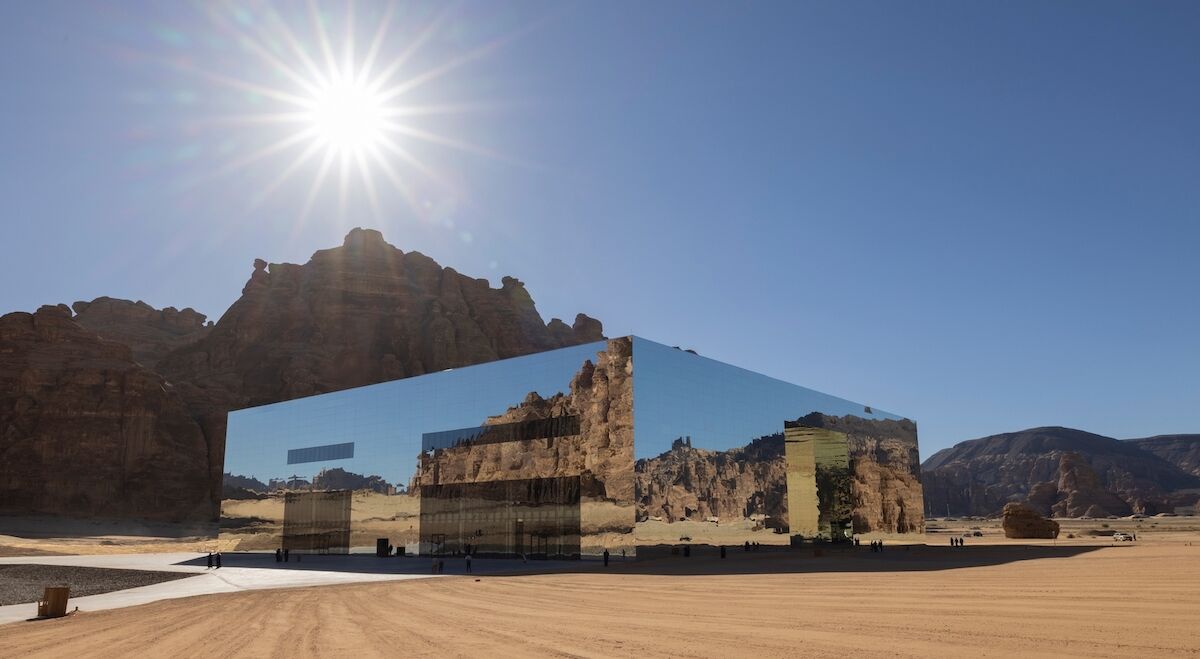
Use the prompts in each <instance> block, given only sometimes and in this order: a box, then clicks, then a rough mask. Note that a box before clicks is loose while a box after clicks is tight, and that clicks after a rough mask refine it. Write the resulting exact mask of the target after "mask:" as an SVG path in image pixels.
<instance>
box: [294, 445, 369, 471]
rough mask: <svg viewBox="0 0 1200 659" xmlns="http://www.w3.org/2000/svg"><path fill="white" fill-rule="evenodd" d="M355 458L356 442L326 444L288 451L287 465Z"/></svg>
mask: <svg viewBox="0 0 1200 659" xmlns="http://www.w3.org/2000/svg"><path fill="white" fill-rule="evenodd" d="M353 457H354V442H346V443H345V444H326V445H324V446H310V447H308V448H293V449H288V456H287V458H288V460H287V463H288V464H290V465H294V464H301V463H303V462H324V461H326V460H344V459H346V458H353Z"/></svg>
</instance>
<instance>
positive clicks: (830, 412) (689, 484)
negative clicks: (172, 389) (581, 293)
mask: <svg viewBox="0 0 1200 659" xmlns="http://www.w3.org/2000/svg"><path fill="white" fill-rule="evenodd" d="M918 469H919V467H918V463H917V453H916V426H915V425H914V424H913V423H912V422H911V421H908V420H906V419H902V418H900V417H898V416H895V415H891V414H887V413H883V412H880V411H877V410H871V409H870V408H867V407H864V406H863V405H859V404H856V403H851V402H850V401H846V400H842V399H839V398H835V397H832V396H828V395H825V394H821V393H819V392H815V391H812V390H809V389H805V388H803V387H798V386H795V385H791V384H788V383H785V382H781V381H779V380H775V379H772V378H769V377H766V376H763V375H759V374H756V373H752V372H750V371H746V370H744V369H740V368H736V367H733V366H729V365H727V364H723V363H720V362H717V361H714V360H711V359H707V358H705V357H701V356H698V355H695V354H693V353H690V352H687V351H682V350H678V349H676V348H670V347H667V346H664V345H661V344H657V343H654V342H652V341H646V340H644V339H640V338H635V337H623V338H617V339H611V340H608V341H599V342H595V343H590V344H585V345H580V346H574V347H570V348H564V349H560V350H554V351H549V352H544V353H539V354H535V355H529V356H525V357H519V358H515V359H509V360H503V361H497V362H492V363H488V364H480V365H477V366H471V367H467V368H461V369H455V370H452V371H444V372H441V373H433V374H429V375H424V376H419V377H414V378H408V379H404V380H396V381H393V382H386V383H381V384H377V385H371V386H368V387H360V388H356V389H350V390H346V391H340V392H335V393H330V394H323V395H320V396H313V397H310V398H304V399H298V400H293V401H288V402H284V403H278V404H274V405H266V406H263V407H257V408H251V409H247V410H240V411H237V412H232V413H230V415H229V425H228V432H227V439H226V454H225V472H226V475H225V487H224V497H223V499H224V500H223V502H222V520H221V539H222V541H223V546H224V547H226V549H227V550H242V551H245V550H251V551H253V550H266V551H273V550H274V549H275V548H276V547H283V546H286V547H290V548H292V549H293V550H297V551H315V552H343V551H355V550H360V549H361V550H365V551H371V550H373V549H374V547H375V546H376V541H377V539H379V538H387V539H388V542H389V543H390V544H394V545H395V546H396V547H397V548H403V549H404V550H405V551H406V552H407V553H417V554H421V555H454V554H460V553H465V552H468V551H469V552H471V553H473V554H478V555H489V556H491V555H494V556H522V555H523V556H526V557H534V558H537V557H578V556H584V555H597V554H600V553H601V552H603V551H604V550H606V549H607V550H608V551H610V552H612V553H615V554H620V553H622V552H624V553H625V554H626V555H635V554H636V552H637V548H638V547H645V546H648V545H675V544H678V543H681V542H683V543H698V544H699V543H706V544H726V545H733V544H743V543H746V542H756V543H759V544H787V543H790V542H796V541H804V540H817V541H840V540H845V539H846V538H847V537H849V536H850V535H851V534H854V533H868V532H878V533H903V532H919V531H921V530H923V520H922V519H921V509H922V505H921V492H920V482H919V471H918ZM789 510H791V511H793V513H792V514H791V515H789ZM793 518H794V519H793Z"/></svg>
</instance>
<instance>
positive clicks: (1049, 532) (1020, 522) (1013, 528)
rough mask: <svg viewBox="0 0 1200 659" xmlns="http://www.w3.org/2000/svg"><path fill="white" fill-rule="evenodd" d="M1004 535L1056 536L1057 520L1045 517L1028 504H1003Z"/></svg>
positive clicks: (1019, 536) (1013, 536) (1011, 536)
mask: <svg viewBox="0 0 1200 659" xmlns="http://www.w3.org/2000/svg"><path fill="white" fill-rule="evenodd" d="M1001 526H1003V527H1004V537H1006V538H1023V539H1025V538H1044V539H1054V538H1057V537H1058V522H1056V521H1054V520H1052V519H1046V518H1045V517H1042V516H1041V515H1039V514H1038V512H1037V511H1036V510H1034V509H1032V508H1030V507H1029V506H1026V505H1024V504H1021V503H1015V502H1014V503H1008V504H1005V505H1004V512H1003V520H1002V522H1001Z"/></svg>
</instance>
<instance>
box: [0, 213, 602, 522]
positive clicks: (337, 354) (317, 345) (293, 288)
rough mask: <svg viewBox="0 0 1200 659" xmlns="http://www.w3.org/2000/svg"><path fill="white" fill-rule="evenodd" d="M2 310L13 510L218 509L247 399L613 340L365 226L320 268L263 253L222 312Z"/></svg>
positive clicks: (5, 485)
mask: <svg viewBox="0 0 1200 659" xmlns="http://www.w3.org/2000/svg"><path fill="white" fill-rule="evenodd" d="M74 307H75V312H76V315H73V314H72V313H71V310H70V309H69V308H67V307H66V306H65V305H58V306H57V307H43V308H42V309H41V310H39V311H38V312H37V313H36V314H28V313H14V314H9V315H7V316H4V317H3V319H0V321H2V325H3V330H2V332H3V334H2V338H0V341H3V348H2V349H0V432H2V434H0V442H2V443H0V458H2V459H0V493H2V494H3V495H4V498H3V501H2V503H0V510H3V511H8V512H38V513H46V514H57V515H63V516H107V517H114V518H122V517H129V518H140V517H153V518H156V519H172V520H174V519H178V520H180V521H189V522H194V521H205V520H215V519H216V516H217V514H218V508H219V498H220V488H221V476H222V474H221V464H222V458H223V455H224V447H225V414H226V413H227V412H228V411H229V410H232V409H239V408H243V407H248V406H251V405H261V404H266V403H272V402H277V401H282V400H288V399H291V398H297V397H300V396H307V395H311V394H317V393H323V392H327V391H334V390H338V389H345V388H348V387H355V386H360V385H365V384H372V383H375V382H381V381H384V380H390V379H395V378H400V377H408V376H413V375H421V374H424V373H429V372H434V371H440V370H443V369H447V368H455V367H460V366H466V365H470V364H476V363H481V362H486V361H491V360H495V359H503V358H507V357H515V356H519V355H524V354H529V353H533V352H538V351H542V350H547V349H552V348H558V347H564V346H568V345H575V344H579V343H585V342H589V341H595V340H599V339H601V338H603V331H602V327H601V325H600V322H599V321H597V320H594V319H592V318H589V317H587V316H586V315H583V314H579V315H578V316H576V318H575V322H574V324H573V325H570V326H569V325H567V324H566V323H564V322H562V321H561V320H558V319H552V320H551V321H550V322H549V323H545V322H543V321H542V318H541V316H540V315H539V314H538V312H537V309H536V308H535V306H534V302H533V299H532V298H531V297H530V295H529V293H528V292H527V291H526V290H525V287H524V285H523V284H522V283H521V282H520V281H518V280H516V279H513V278H511V277H505V278H504V279H503V280H502V285H501V287H500V288H492V287H491V286H490V285H489V284H488V282H487V280H485V279H473V278H470V277H466V276H464V275H461V274H459V273H457V272H456V271H454V270H453V269H451V268H442V267H441V266H439V265H438V264H437V263H436V262H435V261H433V260H432V259H430V258H429V257H427V256H424V255H423V254H420V253H417V252H408V253H405V252H402V251H401V250H399V249H397V248H395V247H393V246H392V245H390V244H388V243H387V242H385V241H384V239H383V236H382V235H381V234H380V233H379V232H378V231H372V230H364V229H354V230H352V231H351V232H350V233H349V234H348V235H347V236H346V239H345V241H344V243H343V245H342V246H340V247H336V248H332V249H326V250H320V251H318V252H316V253H315V254H313V256H312V258H311V259H309V261H308V262H307V263H305V264H304V265H294V264H288V263H271V264H268V263H267V262H266V261H262V260H258V261H255V263H254V268H253V271H252V273H251V275H250V279H249V281H248V282H247V283H246V285H245V287H244V288H243V290H242V296H241V297H240V298H239V299H238V300H237V301H236V302H234V304H233V305H232V306H231V307H230V308H229V310H228V311H226V312H225V314H223V315H222V316H221V318H220V319H219V320H218V321H217V322H216V323H215V324H213V323H205V317H204V316H203V315H201V314H199V313H197V312H195V311H193V310H191V309H184V310H182V311H177V310H175V309H174V308H170V307H168V308H167V309H163V310H156V309H154V308H153V307H150V306H149V305H146V304H144V303H141V302H129V301H126V300H117V299H113V298H97V299H96V300H93V301H92V302H77V303H75V305H74Z"/></svg>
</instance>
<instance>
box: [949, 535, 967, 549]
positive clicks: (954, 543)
mask: <svg viewBox="0 0 1200 659" xmlns="http://www.w3.org/2000/svg"><path fill="white" fill-rule="evenodd" d="M964 542H965V540H964V539H963V538H959V537H955V536H951V537H950V546H951V547H961V546H963V543H964Z"/></svg>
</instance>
